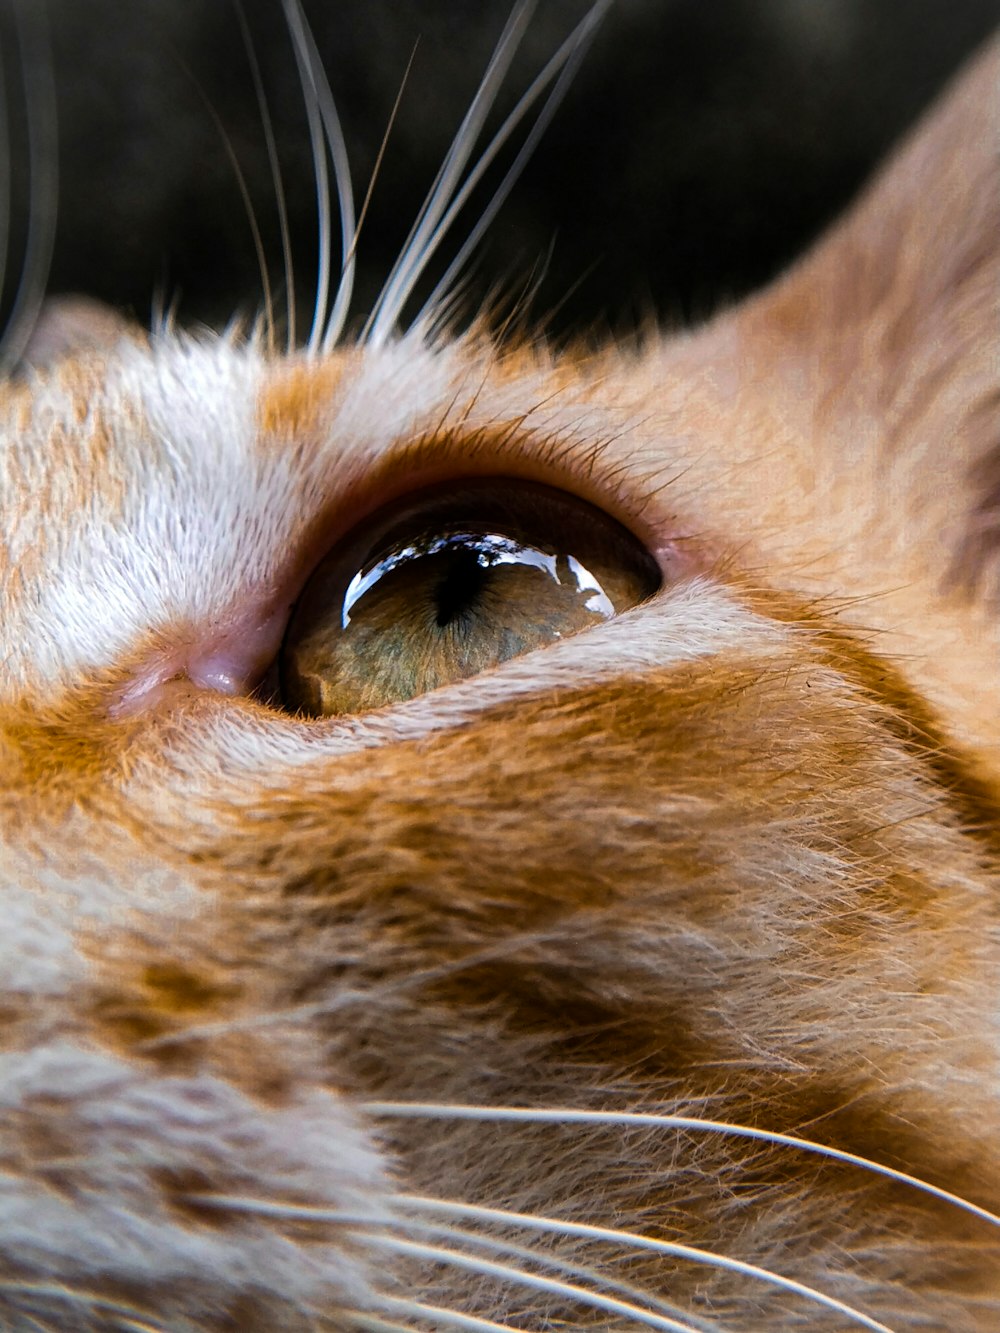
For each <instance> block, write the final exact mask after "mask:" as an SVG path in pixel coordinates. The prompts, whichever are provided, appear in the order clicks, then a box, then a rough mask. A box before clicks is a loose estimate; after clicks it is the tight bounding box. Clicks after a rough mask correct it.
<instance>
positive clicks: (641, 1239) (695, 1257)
mask: <svg viewBox="0 0 1000 1333" xmlns="http://www.w3.org/2000/svg"><path fill="white" fill-rule="evenodd" d="M396 1202H397V1203H398V1204H400V1205H401V1206H403V1207H409V1208H415V1209H418V1210H419V1211H424V1212H429V1213H434V1214H437V1215H439V1216H445V1217H468V1218H470V1219H476V1220H479V1221H482V1222H501V1223H504V1224H505V1225H511V1224H515V1225H517V1226H523V1227H525V1228H526V1229H528V1230H535V1231H548V1232H556V1233H557V1234H559V1235H562V1236H579V1237H581V1238H582V1239H591V1240H606V1241H612V1242H613V1243H615V1244H617V1245H622V1246H628V1247H630V1248H632V1249H637V1250H649V1251H651V1252H652V1253H654V1254H665V1255H669V1256H670V1257H671V1258H675V1259H689V1260H691V1262H693V1263H697V1264H705V1265H708V1266H709V1267H712V1268H719V1269H723V1270H724V1271H726V1272H731V1273H739V1274H740V1275H741V1276H743V1277H750V1278H754V1279H755V1280H756V1281H758V1282H765V1283H767V1284H768V1285H769V1286H773V1287H778V1288H780V1289H781V1290H782V1291H788V1292H791V1293H793V1294H794V1295H796V1296H802V1297H804V1298H805V1299H806V1300H809V1301H812V1302H813V1303H815V1304H817V1305H823V1306H826V1308H827V1309H829V1310H835V1311H836V1312H837V1313H838V1314H841V1315H844V1316H846V1318H848V1319H850V1320H851V1321H852V1322H853V1323H855V1324H858V1325H859V1326H860V1327H861V1328H868V1329H871V1330H873V1333H892V1329H890V1328H889V1327H888V1325H886V1324H883V1323H880V1322H879V1320H877V1319H873V1318H871V1316H870V1315H866V1314H864V1313H862V1311H861V1310H856V1309H855V1308H854V1307H853V1306H851V1305H847V1304H846V1303H845V1302H844V1301H839V1300H837V1298H836V1297H835V1296H828V1295H827V1294H826V1293H825V1292H822V1291H817V1290H816V1288H815V1287H810V1286H807V1285H806V1283H804V1282H797V1281H796V1280H795V1279H794V1278H790V1277H784V1276H783V1275H782V1274H781V1273H775V1272H773V1271H772V1270H771V1269H769V1268H761V1267H760V1266H759V1265H757V1264H751V1263H747V1262H745V1261H744V1260H742V1259H731V1258H730V1257H729V1256H728V1255H724V1254H717V1253H716V1252H715V1251H713V1250H703V1249H700V1248H699V1247H697V1246H694V1245H683V1244H681V1243H680V1242H679V1241H670V1240H656V1239H654V1238H653V1237H652V1236H642V1235H640V1234H639V1233H638V1232H635V1231H620V1230H618V1229H617V1228H615V1227H600V1226H594V1225H591V1224H589V1223H586V1222H566V1221H564V1220H563V1219H562V1218H558V1217H542V1216H539V1215H537V1214H535V1213H515V1212H508V1211H507V1210H506V1209H503V1208H484V1207H481V1206H479V1205H476V1204H465V1203H461V1202H460V1201H458V1200H454V1199H432V1198H427V1197H424V1196H420V1195H400V1196H399V1197H398V1198H397V1200H396Z"/></svg>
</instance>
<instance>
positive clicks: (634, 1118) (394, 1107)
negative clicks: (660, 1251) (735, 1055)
mask: <svg viewBox="0 0 1000 1333" xmlns="http://www.w3.org/2000/svg"><path fill="white" fill-rule="evenodd" d="M361 1109H362V1110H363V1111H365V1112H367V1114H369V1115H372V1116H376V1117H381V1116H388V1117H402V1118H420V1117H427V1118H440V1119H446V1120H449V1119H451V1120H487V1121H514V1122H521V1123H528V1124H552V1125H566V1124H580V1125H622V1126H635V1125H648V1126H650V1127H656V1126H660V1127H662V1128H664V1129H686V1130H693V1131H695V1132H698V1133H700V1132H705V1133H713V1134H729V1135H732V1136H733V1137H735V1138H744V1139H752V1140H755V1141H756V1142H758V1143H771V1144H777V1145H779V1146H781V1147H786V1148H798V1149H801V1150H802V1151H803V1152H811V1153H816V1154H818V1155H819V1156H821V1157H827V1158H830V1159H831V1160H833V1161H837V1162H845V1163H847V1164H848V1165H850V1166H857V1167H861V1168H862V1169H863V1170H865V1171H870V1172H873V1173H874V1174H876V1175H880V1176H884V1177H885V1178H886V1179H887V1180H894V1181H897V1182H898V1183H899V1184H901V1185H908V1186H910V1187H911V1188H912V1189H916V1190H919V1191H920V1192H921V1193H923V1194H927V1195H930V1196H931V1197H932V1198H935V1199H940V1200H941V1201H942V1203H947V1204H951V1205H952V1206H953V1207H955V1208H961V1209H963V1211H965V1212H967V1213H971V1214H972V1215H973V1216H974V1217H978V1218H980V1219H981V1220H982V1221H984V1222H988V1223H989V1224H990V1225H991V1226H995V1227H1000V1216H997V1214H996V1213H993V1212H990V1210H989V1209H988V1208H983V1207H982V1206H981V1205H980V1204H976V1203H972V1202H970V1201H969V1200H968V1199H963V1198H962V1197H961V1195H959V1194H953V1193H952V1192H951V1191H950V1190H946V1189H942V1188H941V1187H940V1186H939V1185H932V1184H930V1183H929V1182H928V1181H926V1180H921V1179H920V1178H919V1176H912V1175H910V1174H909V1173H908V1172H906V1171H898V1170H897V1169H896V1168H895V1167H891V1166H884V1165H883V1164H882V1163H881V1162H873V1161H871V1160H870V1159H869V1158H867V1157H861V1156H860V1155H859V1154H857V1153H852V1152H847V1151H846V1150H845V1149H843V1148H830V1147H828V1146H827V1145H826V1144H823V1143H816V1142H815V1141H814V1140H812V1139H803V1138H799V1137H798V1136H796V1135H794V1134H782V1133H779V1132H777V1131H775V1130H768V1129H757V1128H755V1127H754V1126H752V1125H739V1124H731V1123H729V1122H727V1121H725V1120H703V1119H699V1118H697V1117H692V1116H682V1115H657V1114H655V1113H654V1112H646V1111H580V1110H576V1109H570V1108H567V1109H566V1110H558V1109H555V1108H548V1107H547V1108H545V1109H540V1110H534V1109H532V1108H531V1107H521V1106H464V1105H460V1104H451V1103H447V1102H367V1103H365V1104H364V1105H363V1106H362V1108H361Z"/></svg>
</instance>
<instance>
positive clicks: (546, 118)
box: [415, 0, 611, 324]
mask: <svg viewBox="0 0 1000 1333" xmlns="http://www.w3.org/2000/svg"><path fill="white" fill-rule="evenodd" d="M610 5H611V0H598V3H597V4H596V5H594V7H593V8H592V9H591V10H590V12H589V13H588V14H587V15H586V17H585V18H584V19H583V21H582V22H581V23H580V24H579V25H578V26H577V27H576V28H575V29H574V30H573V32H572V33H570V35H569V37H568V38H567V39H566V41H565V42H564V43H563V44H562V46H561V47H560V48H559V50H558V51H557V52H556V54H555V55H554V56H553V57H552V59H551V60H550V61H549V62H548V64H547V65H546V66H545V68H544V69H543V70H542V72H541V74H539V75H538V77H537V78H536V79H535V81H534V83H533V84H532V85H531V87H530V88H529V89H528V91H527V92H526V93H525V94H524V96H523V97H522V98H521V99H520V101H519V102H518V104H517V106H516V107H515V108H514V110H513V111H512V112H511V113H510V115H509V116H508V117H507V119H506V120H505V121H504V123H503V125H502V126H501V127H500V129H499V130H498V131H497V133H496V134H495V135H494V136H493V139H492V140H491V141H490V143H489V146H488V147H487V148H486V150H485V152H484V153H483V154H482V156H481V157H480V159H479V161H478V162H477V163H476V165H475V167H474V168H473V170H472V171H471V172H470V173H469V175H468V177H467V178H466V180H465V182H464V184H463V185H462V188H461V189H460V190H459V191H458V193H457V194H456V195H455V198H454V200H453V201H452V204H451V206H450V208H449V209H448V211H447V213H446V214H445V215H444V217H443V218H442V219H441V223H440V225H439V226H438V228H437V230H436V231H435V233H434V236H433V237H432V238H431V240H430V242H429V243H428V246H427V258H428V259H429V258H430V256H431V254H433V252H434V251H435V250H436V249H437V247H438V245H439V243H440V241H441V240H442V239H443V238H444V236H445V233H446V232H447V231H448V230H449V228H450V227H451V225H452V223H453V222H454V220H455V217H456V216H457V214H458V213H459V211H460V210H461V209H462V208H464V206H465V203H466V201H467V200H468V197H469V195H470V194H471V193H472V191H473V190H474V189H475V187H476V185H477V184H478V183H479V180H480V178H481V177H482V175H483V173H484V171H485V170H486V168H487V167H488V166H489V164H490V162H492V160H493V158H494V157H495V156H496V154H497V152H498V151H499V150H500V148H501V147H502V146H503V145H504V143H506V141H507V139H508V138H509V136H510V135H511V134H512V133H513V131H514V130H515V129H516V127H517V125H518V123H519V122H520V120H521V119H522V118H523V116H524V115H525V114H526V113H527V111H528V110H529V108H530V107H531V106H532V105H533V104H534V102H535V101H536V99H537V98H538V96H539V95H540V94H541V93H542V92H543V91H544V90H545V88H546V87H547V86H548V84H549V83H550V82H551V81H552V79H553V78H555V77H556V75H557V74H558V78H556V83H555V87H554V88H553V89H552V91H551V92H550V93H549V95H548V97H547V98H546V100H545V104H544V106H543V107H542V109H541V111H540V112H539V113H538V116H537V117H536V119H535V123H534V124H533V125H532V127H531V130H530V132H529V134H528V137H527V138H526V139H525V141H524V143H523V144H522V145H521V147H520V149H519V150H518V153H517V156H516V157H515V158H514V161H513V162H512V163H511V165H510V167H509V168H508V169H507V171H506V173H505V175H504V178H503V180H502V181H501V182H500V184H499V185H498V186H497V188H496V190H495V191H494V194H493V197H492V199H491V200H490V202H489V203H488V204H487V205H486V207H485V208H484V209H483V212H482V214H481V215H480V218H479V221H478V222H477V223H476V225H475V226H474V227H473V228H472V231H471V232H470V233H469V235H468V236H467V237H466V239H465V240H464V241H463V243H462V246H461V249H460V250H459V252H458V254H457V255H456V256H455V258H454V259H453V260H452V261H451V263H450V264H449V265H448V268H447V269H446V270H445V273H444V275H443V277H442V278H441V279H440V281H439V282H438V283H437V285H436V286H435V288H434V290H433V291H432V292H431V294H430V296H429V297H428V298H427V300H426V302H425V303H424V305H423V307H422V309H421V311H420V314H419V315H418V316H417V318H416V320H415V323H417V324H420V323H422V322H423V320H424V319H425V318H426V315H427V312H428V311H432V310H434V308H435V307H436V305H437V304H438V302H439V301H440V300H441V297H442V295H443V294H444V293H445V292H447V291H448V290H449V288H450V287H451V285H452V283H453V282H454V281H455V278H456V277H457V276H458V274H459V273H460V272H461V271H462V269H463V268H464V266H465V264H466V262H467V261H468V258H469V255H470V254H471V253H472V252H473V250H475V248H476V246H477V245H478V244H479V242H480V241H481V240H482V238H483V235H484V233H485V232H486V230H487V228H488V227H489V226H490V224H491V223H492V221H493V219H494V218H495V217H496V215H497V213H498V212H499V210H500V208H501V207H502V206H503V202H504V200H505V199H506V198H507V196H508V194H510V191H511V189H512V188H513V186H514V184H515V182H516V181H517V179H518V177H519V176H520V175H521V172H522V171H523V170H524V167H525V164H526V163H527V161H528V159H529V158H530V157H531V155H532V153H533V152H534V151H535V148H536V147H537V146H538V141H539V139H540V138H541V137H542V135H543V134H544V133H545V131H546V129H547V128H548V126H549V122H550V121H551V120H552V117H553V116H554V115H555V113H556V111H557V109H558V107H559V103H560V102H561V101H562V99H563V97H564V96H565V95H566V90H567V88H568V87H569V85H570V84H571V83H572V81H573V79H574V78H575V76H576V72H577V70H578V69H579V67H580V64H581V62H582V60H583V58H584V56H585V55H586V53H587V48H588V46H589V45H590V42H591V40H592V38H593V36H594V33H595V32H596V31H597V28H598V25H599V24H600V22H601V21H602V19H603V18H604V16H605V14H606V13H607V11H608V9H609V7H610Z"/></svg>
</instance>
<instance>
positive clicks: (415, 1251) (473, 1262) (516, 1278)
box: [365, 1234, 885, 1333]
mask: <svg viewBox="0 0 1000 1333" xmlns="http://www.w3.org/2000/svg"><path fill="white" fill-rule="evenodd" d="M365 1240H366V1242H367V1243H368V1244H369V1245H376V1246H380V1247H381V1248H382V1249H385V1250H388V1251H390V1253H392V1254H407V1255H410V1256H411V1257H412V1258H414V1259H427V1260H429V1261H431V1262H432V1263H440V1264H447V1265H449V1266H450V1267H452V1268H461V1269H464V1270H465V1272H467V1273H475V1274H476V1275H477V1276H480V1277H484V1276H485V1277H498V1278H502V1279H503V1280H504V1281H505V1282H510V1283H513V1284H516V1285H517V1286H519V1287H528V1288H529V1289H530V1290H532V1291H544V1292H547V1293H548V1294H549V1295H552V1296H561V1297H563V1298H564V1299H565V1300H570V1301H573V1302H574V1303H576V1304H578V1305H588V1306H590V1308H591V1309H593V1310H603V1311H604V1312H605V1313H606V1314H616V1315H625V1316H627V1317H628V1318H629V1319H631V1320H633V1321H634V1322H635V1323H637V1324H644V1325H645V1326H646V1327H647V1328H658V1329H661V1330H664V1331H665V1333H695V1331H694V1330H693V1329H692V1327H691V1325H690V1324H679V1323H678V1322H677V1321H676V1320H675V1319H667V1318H664V1317H663V1316H662V1315H658V1314H654V1313H653V1312H652V1311H650V1310H643V1309H642V1308H641V1307H640V1306H638V1305H635V1304H633V1303H632V1302H631V1301H621V1300H617V1299H616V1298H615V1297H614V1296H602V1295H601V1293H600V1292H599V1291H588V1290H587V1288H586V1287H581V1286H578V1285H577V1284H576V1283H575V1282H561V1281H560V1280H559V1279H558V1278H553V1277H545V1276H544V1274H542V1273H529V1272H528V1271H527V1269H525V1268H515V1267H514V1266H513V1265H510V1264H498V1263H494V1262H493V1261H492V1260H490V1259H482V1258H479V1257H478V1256H476V1255H471V1254H463V1253H462V1251H461V1250H453V1249H450V1248H449V1247H448V1246H445V1245H427V1244H425V1243H424V1242H422V1241H415V1240H406V1239H405V1237H402V1236H388V1235H382V1234H374V1235H372V1234H369V1235H367V1236H366V1237H365ZM872 1327H873V1328H878V1329H880V1330H884V1327H885V1326H884V1325H882V1324H877V1325H876V1324H873V1325H872Z"/></svg>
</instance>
